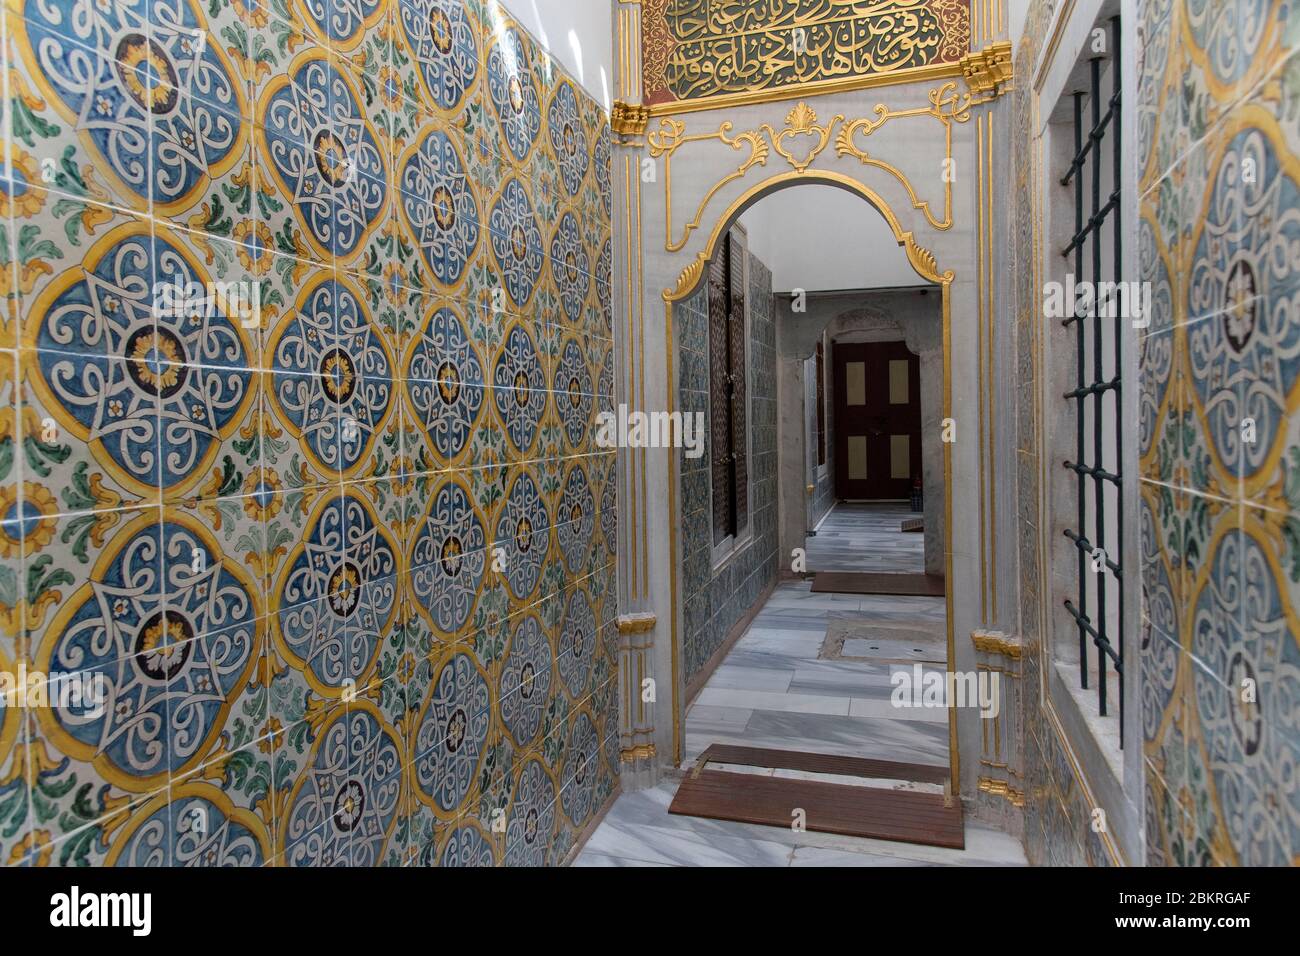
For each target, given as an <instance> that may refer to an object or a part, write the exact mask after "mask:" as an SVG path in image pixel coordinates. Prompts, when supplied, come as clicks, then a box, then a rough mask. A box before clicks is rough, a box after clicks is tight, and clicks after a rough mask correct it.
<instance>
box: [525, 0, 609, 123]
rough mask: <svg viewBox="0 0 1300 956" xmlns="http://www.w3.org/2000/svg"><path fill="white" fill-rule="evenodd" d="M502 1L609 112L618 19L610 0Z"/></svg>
mask: <svg viewBox="0 0 1300 956" xmlns="http://www.w3.org/2000/svg"><path fill="white" fill-rule="evenodd" d="M501 3H502V5H503V6H504V7H505V8H506V9H507V10H508V11H509V12H510V15H511V16H513V17H514V18H515V19H516V20H518V21H519V23H520V24H521V25H522V26H523V27H524V28H525V29H526V30H527V31H528V32H529V33H531V34H532V35H533V36H535V37H536V38H537V39H538V40H540V41H541V42H542V46H544V47H546V49H547V50H549V51H550V53H551V56H553V57H555V59H556V60H558V61H559V62H560V64H561V65H563V67H564V69H565V70H567V71H568V72H569V73H570V74H572V76H573V78H574V79H576V80H577V81H578V82H579V83H581V84H582V86H583V87H585V88H586V90H587V92H588V93H590V94H591V95H592V97H594V98H595V100H596V102H597V103H599V104H600V105H601V106H603V107H604V108H605V112H609V108H610V98H611V97H612V96H613V89H614V21H613V15H612V12H611V6H610V3H609V0H501Z"/></svg>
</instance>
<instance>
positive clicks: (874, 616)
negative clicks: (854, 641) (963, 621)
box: [683, 581, 948, 765]
mask: <svg viewBox="0 0 1300 956" xmlns="http://www.w3.org/2000/svg"><path fill="white" fill-rule="evenodd" d="M809 588H810V582H808V581H783V582H781V583H780V584H779V585H778V586H777V588H776V590H775V591H773V592H772V596H771V597H770V598H769V599H768V601H767V603H766V604H765V605H764V606H763V608H762V609H761V610H760V611H759V612H758V614H757V616H755V618H754V620H753V623H751V624H750V626H749V629H748V630H747V631H746V632H745V633H744V635H742V636H741V638H740V640H738V641H737V642H736V644H735V646H734V647H733V648H732V649H731V652H730V653H729V654H728V655H727V657H726V658H725V659H724V660H723V662H722V663H721V664H720V665H719V666H718V669H717V670H716V671H714V672H713V674H712V675H711V676H710V678H709V681H708V683H707V684H705V685H704V689H703V690H701V691H700V693H699V694H698V695H697V696H696V698H695V701H694V702H693V703H692V705H691V707H690V710H688V711H687V714H686V735H685V741H684V745H685V746H684V753H683V757H684V758H685V762H686V764H687V765H689V764H690V763H691V762H693V761H694V759H695V756H696V755H697V754H699V753H700V752H701V751H703V750H704V748H706V747H707V746H708V745H709V744H711V743H728V744H744V745H747V746H751V747H768V748H773V749H780V750H806V751H812V752H816V753H834V754H845V755H850V756H857V757H874V758H876V759H880V760H901V761H907V762H912V763H925V764H936V765H944V764H947V762H948V716H947V712H946V711H944V710H934V709H926V708H908V709H899V708H896V707H894V706H892V705H891V704H890V700H889V698H890V694H891V693H892V692H893V685H892V684H891V683H890V676H891V675H892V674H893V672H894V671H895V670H897V669H898V668H899V667H903V668H904V669H906V670H909V671H910V669H911V665H910V664H897V663H885V662H876V661H870V660H852V661H849V660H843V659H839V660H825V659H823V658H821V657H820V656H819V655H820V653H821V650H822V645H823V643H824V642H825V639H826V631H827V628H828V627H829V625H830V623H831V622H832V621H833V620H836V619H840V620H852V621H870V622H872V623H873V624H877V625H882V626H888V625H890V624H891V623H892V624H896V625H898V626H899V627H904V626H906V627H907V628H909V629H918V628H921V627H927V626H928V627H929V628H933V629H935V630H936V631H938V630H942V629H943V626H944V600H943V598H935V597H908V596H896V595H864V594H814V593H812V592H811V591H810V590H809ZM939 669H942V668H939Z"/></svg>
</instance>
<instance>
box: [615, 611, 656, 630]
mask: <svg viewBox="0 0 1300 956" xmlns="http://www.w3.org/2000/svg"><path fill="white" fill-rule="evenodd" d="M657 621H658V618H657V617H655V615H654V613H653V612H650V611H645V612H644V613H640V614H620V615H619V618H618V632H619V633H620V634H644V633H645V632H646V631H653V630H654V629H655V624H656V622H657Z"/></svg>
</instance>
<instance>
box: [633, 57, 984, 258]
mask: <svg viewBox="0 0 1300 956" xmlns="http://www.w3.org/2000/svg"><path fill="white" fill-rule="evenodd" d="M985 102H988V97H987V96H982V97H981V98H980V99H974V98H972V94H971V93H969V92H959V91H958V89H957V83H956V81H949V82H947V83H944V84H943V85H942V86H939V87H936V88H935V89H932V90H930V93H929V105H928V106H918V107H914V108H912V109H907V110H891V109H889V107H887V106H885V105H884V104H883V103H878V104H877V105H876V108H875V110H874V114H873V115H872V116H867V117H862V118H859V119H854V120H849V121H847V122H846V121H845V119H844V116H843V115H842V114H836V115H835V116H834V117H833V118H832V119H831V120H830V122H828V123H825V124H819V123H818V122H817V113H816V112H815V111H814V110H813V109H812V108H811V107H810V106H809V105H808V104H807V103H805V102H800V103H799V104H798V105H796V106H795V107H794V108H793V109H792V110H790V112H789V113H788V114H787V115H786V118H785V128H784V129H780V130H778V129H775V128H773V127H772V125H771V124H770V123H763V124H762V125H761V126H759V127H758V128H756V129H752V130H746V131H745V132H741V133H735V134H733V133H732V129H733V125H732V123H731V121H730V120H727V121H725V122H723V123H721V124H719V125H718V128H717V129H716V130H713V131H712V132H708V133H693V134H689V135H687V134H686V124H685V123H683V122H682V121H681V120H678V119H673V118H671V117H663V118H661V119H660V120H659V129H657V130H655V131H654V132H652V133H650V134H649V135H648V136H647V137H646V143H647V145H648V146H649V147H650V155H651V156H652V157H655V158H656V159H657V158H659V157H661V156H662V157H663V158H664V248H665V249H666V250H668V251H669V252H680V251H681V250H682V249H683V248H685V246H686V243H687V242H688V241H689V240H690V237H691V233H692V232H694V231H695V230H696V229H698V228H699V226H700V222H701V221H702V219H703V218H704V211H705V209H706V208H707V207H708V205H709V203H710V202H711V201H712V200H713V197H714V196H716V195H717V193H718V191H719V190H720V189H722V188H723V187H724V186H726V185H727V184H728V183H732V182H735V181H736V180H738V179H743V178H744V177H745V175H746V174H747V173H748V172H749V171H750V170H751V169H753V168H754V167H755V166H766V165H767V161H768V158H769V156H770V155H771V151H773V150H774V151H775V152H776V153H777V154H778V155H780V156H781V157H782V158H783V159H784V160H785V161H786V162H787V163H789V164H790V166H791V167H792V168H793V169H794V171H795V172H797V173H802V172H803V171H804V170H806V169H807V168H808V167H809V165H811V164H812V162H813V160H815V159H816V158H817V157H818V156H819V155H820V154H821V153H822V152H823V151H824V150H825V149H826V147H827V146H828V145H830V143H831V141H832V139H831V137H832V135H834V143H835V152H836V155H838V156H852V157H854V158H855V159H857V160H858V161H859V162H861V163H862V164H863V165H864V166H873V167H875V168H877V169H881V170H884V171H885V172H887V173H889V174H890V175H891V176H893V177H894V178H895V179H896V180H898V182H899V183H901V184H902V186H903V188H904V189H905V190H906V191H907V195H908V199H909V200H910V201H911V203H912V208H914V209H917V210H920V212H921V213H922V214H924V216H925V218H926V221H927V222H928V223H929V224H930V225H931V226H932V227H934V228H935V229H938V230H941V231H942V230H947V229H950V228H952V180H953V177H951V176H948V175H944V176H943V177H942V178H943V191H944V198H943V217H942V218H937V217H936V216H935V215H934V213H933V212H932V211H931V209H930V201H929V200H926V199H921V198H919V197H918V196H917V193H916V189H915V187H914V186H913V185H912V182H911V180H910V179H909V178H908V177H907V175H906V174H905V173H904V172H903V171H902V170H901V169H899V168H898V167H897V166H894V165H893V164H892V163H889V162H886V161H885V160H883V159H877V158H875V157H874V156H871V155H870V154H869V153H867V151H866V150H865V149H863V148H861V147H860V146H859V145H858V144H857V137H859V136H861V137H868V136H871V135H872V134H873V133H875V132H876V131H877V130H879V129H880V128H881V127H882V126H884V125H885V124H886V123H888V122H889V121H891V120H895V119H904V118H907V117H917V116H929V117H931V118H933V119H935V120H937V121H938V122H940V123H942V124H943V126H944V149H945V158H946V160H947V162H945V163H944V165H943V169H944V170H945V171H947V170H948V169H949V168H950V167H951V160H952V126H953V124H954V123H965V122H967V121H968V120H969V119H970V110H971V107H973V106H979V105H981V104H982V103H985ZM841 123H842V124H843V125H842V126H840V130H839V133H838V135H835V128H836V126H837V125H839V124H841ZM708 141H715V142H720V143H722V144H723V145H725V146H730V147H731V148H732V149H734V150H738V151H739V150H741V149H743V148H745V147H748V148H749V155H748V156H746V157H745V159H744V161H743V162H741V164H740V165H739V166H737V167H736V168H735V169H734V170H732V171H731V172H729V173H728V174H727V175H725V176H723V177H722V178H721V179H719V180H718V181H717V182H716V183H714V184H713V185H712V186H711V187H710V188H709V190H708V191H707V192H706V193H705V194H704V197H703V198H702V199H701V200H700V202H699V205H697V206H696V208H695V213H694V215H692V217H691V219H690V221H688V222H687V223H686V224H685V226H684V227H683V228H682V233H681V236H680V237H675V236H674V232H675V230H674V227H673V167H672V161H673V154H674V153H676V152H677V150H678V149H680V148H681V147H683V146H686V145H688V144H690V143H700V142H708ZM787 141H793V142H794V143H802V144H803V146H802V149H800V148H798V147H795V148H791V147H790V146H787Z"/></svg>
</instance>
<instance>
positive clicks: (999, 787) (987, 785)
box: [976, 777, 1025, 808]
mask: <svg viewBox="0 0 1300 956" xmlns="http://www.w3.org/2000/svg"><path fill="white" fill-rule="evenodd" d="M976 786H977V787H978V788H979V790H980V792H981V793H989V794H992V795H993V796H995V797H1003V798H1005V799H1006V800H1007V801H1008V802H1009V803H1010V804H1011V805H1012V806H1015V807H1017V808H1023V807H1024V805H1025V794H1024V791H1022V790H1017V789H1016V788H1015V787H1013V786H1011V784H1010V783H1008V782H1007V781H1005V780H994V779H993V778H992V777H980V778H979V782H978V784H977V785H976Z"/></svg>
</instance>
